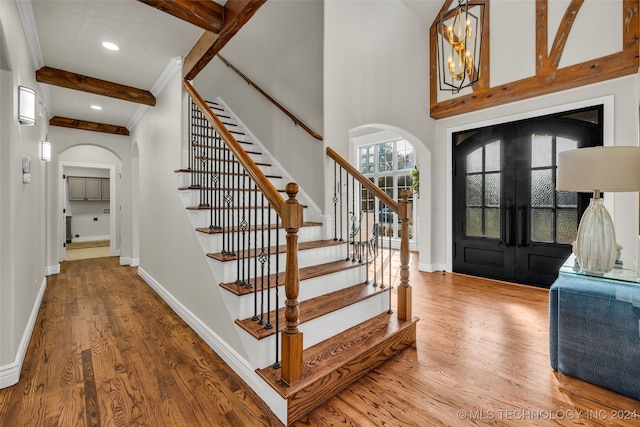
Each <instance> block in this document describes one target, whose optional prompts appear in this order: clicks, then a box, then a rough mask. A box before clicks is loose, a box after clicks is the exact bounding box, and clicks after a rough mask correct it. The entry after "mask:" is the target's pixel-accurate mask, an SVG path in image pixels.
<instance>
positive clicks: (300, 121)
mask: <svg viewBox="0 0 640 427" xmlns="http://www.w3.org/2000/svg"><path fill="white" fill-rule="evenodd" d="M218 58H220V59H221V60H222V62H224V63H225V64H226V65H227V67H229V68H231V69H232V70H233V71H235V72H236V73H238V75H239V76H240V77H242V78H243V79H244V81H246V82H247V83H249V85H251V86H253V87H254V88H255V89H256V90H257V91H258V92H260V93H261V94H262V96H264V97H265V98H267V99H268V100H269V101H271V103H272V104H273V105H275V106H276V107H278V109H280V111H282V112H283V113H284V114H285V115H286V116H287V117H289V118H290V119H291V120H293V122H294V123H295V124H296V125H298V126H300V127H301V128H302V129H304V130H305V131H306V132H307V133H308V134H309V135H311V136H312V137H314V138H315V139H318V140H320V141H322V139H323V138H322V135H320V134H318V133H316V132H314V131H313V130H312V129H311V128H310V127H309V126H307V125H306V124H304V122H303V121H302V120H300V119H299V118H297V117H296V116H294V115H293V114H292V113H291V112H289V110H287V109H286V108H285V107H283V106H282V105H281V104H280V103H279V102H278V101H276V100H275V99H273V97H271V96H270V95H269V94H268V93H267V92H265V91H264V90H262V89H261V88H260V86H258V85H257V84H255V83H254V82H253V81H252V80H251V79H250V78H249V77H247V76H246V75H244V74H243V73H242V71H240V70H238V69H237V68H236V67H235V66H233V64H231V63H230V62H229V61H227V60H226V59H225V58H224V57H223V56H222V55H220V54H218Z"/></svg>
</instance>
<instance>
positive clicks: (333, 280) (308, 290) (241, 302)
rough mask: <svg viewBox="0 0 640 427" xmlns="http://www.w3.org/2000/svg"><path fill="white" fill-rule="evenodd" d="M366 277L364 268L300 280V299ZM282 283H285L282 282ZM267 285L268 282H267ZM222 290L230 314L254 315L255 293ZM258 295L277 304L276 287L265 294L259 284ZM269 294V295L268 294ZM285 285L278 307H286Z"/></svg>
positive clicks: (236, 316) (234, 316) (233, 316)
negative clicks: (239, 293)
mask: <svg viewBox="0 0 640 427" xmlns="http://www.w3.org/2000/svg"><path fill="white" fill-rule="evenodd" d="M364 280H365V278H364V270H363V269H356V268H353V269H350V270H343V271H338V272H336V273H331V274H327V275H324V276H320V277H314V278H311V279H306V280H301V281H300V295H299V296H298V301H305V300H308V299H311V298H315V297H317V296H320V295H324V294H327V293H329V292H335V291H338V290H340V289H343V288H346V287H349V286H353V285H355V284H358V283H363V282H364ZM281 285H283V284H282V283H281ZM265 286H266V282H265ZM220 291H221V292H222V296H223V298H224V300H225V304H226V306H227V309H228V310H229V314H230V316H231V318H233V319H246V318H248V317H251V316H253V312H254V294H253V293H251V294H247V295H242V296H237V295H235V294H233V293H231V292H229V291H227V290H226V289H223V288H220ZM257 294H258V295H257V297H258V300H259V301H260V299H262V298H263V297H264V301H265V304H266V303H267V301H270V302H271V306H273V305H274V304H275V301H276V289H275V287H274V288H270V289H269V290H268V291H267V290H265V292H264V296H263V293H262V292H260V285H259V284H258V289H257ZM267 294H268V295H267ZM285 298H286V297H285V293H284V286H280V287H279V289H278V301H279V305H278V307H280V308H282V307H284V300H285Z"/></svg>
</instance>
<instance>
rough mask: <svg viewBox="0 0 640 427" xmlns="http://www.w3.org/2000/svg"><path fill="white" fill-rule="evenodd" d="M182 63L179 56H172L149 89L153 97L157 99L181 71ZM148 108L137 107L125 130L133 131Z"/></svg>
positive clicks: (143, 106)
mask: <svg viewBox="0 0 640 427" xmlns="http://www.w3.org/2000/svg"><path fill="white" fill-rule="evenodd" d="M182 63H183V60H182V58H181V57H179V56H174V57H173V58H171V59H170V60H169V63H168V64H167V66H166V67H164V70H163V71H162V73H160V77H158V80H156V82H155V83H154V84H153V86H152V87H151V90H150V92H151V93H152V94H153V96H156V97H157V96H158V94H159V93H160V92H162V91H163V90H164V88H165V87H167V84H169V82H170V81H171V78H172V77H173V76H174V75H175V74H176V73H177V72H179V71H182ZM148 108H149V106H147V105H141V106H140V107H138V109H137V110H136V112H135V113H134V114H133V116H131V120H129V123H127V129H129V130H131V129H133V128H134V127H135V125H136V124H138V122H139V121H140V119H141V118H142V116H144V113H146V112H147V109H148Z"/></svg>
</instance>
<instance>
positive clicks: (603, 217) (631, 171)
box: [556, 146, 640, 274]
mask: <svg viewBox="0 0 640 427" xmlns="http://www.w3.org/2000/svg"><path fill="white" fill-rule="evenodd" d="M556 189H557V190H558V191H578V192H588V193H591V192H593V198H592V199H591V202H590V203H589V207H587V210H586V211H585V212H584V214H583V215H582V219H581V220H580V225H579V226H578V235H577V237H576V241H575V242H574V244H573V253H574V254H575V256H576V258H577V259H578V263H579V264H580V270H581V271H584V272H586V273H598V274H602V273H607V272H609V271H611V269H613V267H614V265H615V262H616V260H617V259H618V257H619V256H620V253H619V252H620V249H621V248H620V247H619V246H618V242H617V241H616V231H615V228H614V226H613V221H612V220H611V215H609V212H608V211H607V209H606V208H605V206H604V202H603V199H602V198H601V197H600V192H601V191H627V192H630V191H633V192H636V191H640V147H637V146H613V147H589V148H578V149H575V150H567V151H563V152H561V153H558V171H557V179H556Z"/></svg>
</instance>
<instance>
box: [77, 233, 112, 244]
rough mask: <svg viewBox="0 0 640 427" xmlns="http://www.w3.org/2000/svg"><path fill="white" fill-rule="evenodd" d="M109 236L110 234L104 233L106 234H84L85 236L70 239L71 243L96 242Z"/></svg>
mask: <svg viewBox="0 0 640 427" xmlns="http://www.w3.org/2000/svg"><path fill="white" fill-rule="evenodd" d="M110 239H111V236H110V235H108V234H107V235H106V236H85V237H74V238H72V239H71V241H72V242H73V243H77V242H96V241H99V240H110Z"/></svg>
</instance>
